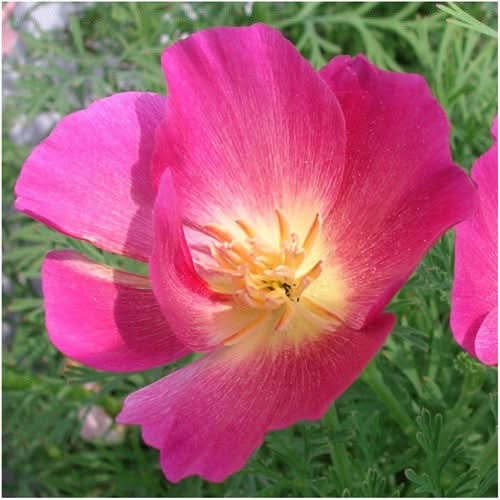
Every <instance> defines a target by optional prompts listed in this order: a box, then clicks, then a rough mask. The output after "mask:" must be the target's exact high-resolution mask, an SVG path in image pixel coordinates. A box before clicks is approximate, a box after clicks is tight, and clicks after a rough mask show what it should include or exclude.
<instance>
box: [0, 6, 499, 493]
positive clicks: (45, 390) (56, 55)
mask: <svg viewBox="0 0 500 500" xmlns="http://www.w3.org/2000/svg"><path fill="white" fill-rule="evenodd" d="M440 9H441V10H440ZM440 9H438V8H436V6H435V5H434V4H433V3H418V2H412V3H375V2H374V3H357V2H352V3H307V4H306V3H299V2H296V3H290V2H286V3H260V2H256V3H253V4H252V6H251V9H250V10H248V5H246V4H243V3H199V4H191V5H189V6H188V5H186V4H182V3H138V4H135V3H112V4H95V5H94V6H92V7H91V8H89V9H88V10H85V11H83V12H81V13H79V14H75V15H74V16H72V18H71V21H70V23H69V27H68V29H66V30H63V31H55V32H51V33H42V34H41V35H40V36H39V37H38V38H35V37H34V36H33V35H29V34H27V33H22V35H21V36H22V40H23V43H24V44H25V45H26V53H27V56H28V59H27V60H26V61H24V62H22V63H20V62H16V61H10V60H6V61H5V65H6V66H7V67H8V68H9V67H10V68H12V69H14V70H16V71H17V72H18V73H19V74H20V76H21V77H20V79H19V80H18V81H17V83H16V89H15V94H14V95H10V96H6V97H5V99H4V113H3V131H4V132H3V133H4V136H3V173H2V176H3V179H2V180H3V229H2V231H3V233H2V234H3V251H4V262H3V264H4V274H5V275H6V276H7V278H8V281H9V282H8V283H7V286H6V290H4V305H3V307H4V310H3V314H4V321H6V322H7V324H8V328H10V329H15V332H16V333H15V337H14V338H13V339H12V338H11V339H10V340H9V341H8V343H7V346H6V349H5V351H4V364H3V385H4V391H3V412H4V420H3V423H4V427H3V432H4V438H3V443H4V447H3V464H4V474H3V477H4V494H5V495H13V496H125V497H130V496H151V497H152V496H181V497H183V496H193V497H198V496H207V497H210V496H262V497H266V496H283V497H284V496H360V497H365V496H374V497H388V496H463V497H465V496H494V497H496V496H497V483H496V471H497V462H496V457H497V436H496V419H497V416H496V392H497V383H496V370H495V369H491V368H485V367H483V366H481V365H480V364H479V363H477V362H476V361H475V360H474V359H472V358H470V357H469V356H468V355H467V354H465V353H463V352H462V351H461V350H460V348H459V347H458V346H457V345H456V344H455V343H454V341H453V339H452V336H451V333H450V330H449V327H448V315H449V305H450V304H449V293H450V287H451V279H452V264H453V235H452V234H451V233H449V234H447V235H445V236H444V237H443V238H442V239H441V240H440V241H439V242H438V243H437V244H436V246H435V247H434V248H433V249H432V250H431V251H430V253H429V254H428V255H427V256H426V257H425V259H424V260H423V262H422V264H421V266H420V267H419V269H418V271H417V272H416V273H415V274H414V275H413V276H412V277H411V279H410V280H409V281H408V283H407V285H406V286H405V287H404V289H403V290H402V291H401V292H400V293H399V294H398V295H397V296H396V297H395V299H394V300H393V301H392V303H391V305H390V310H391V311H393V312H394V313H395V314H396V315H397V317H398V325H397V327H396V328H395V331H394V333H393V334H392V335H391V337H390V338H389V340H388V341H387V343H386V345H385V346H384V348H383V349H382V351H381V353H380V355H379V356H378V357H377V359H376V360H374V361H373V362H372V363H371V365H370V366H369V367H368V369H367V370H366V371H365V373H364V374H363V376H362V377H360V379H358V380H357V381H356V383H355V384H354V385H353V386H352V387H351V388H350V389H349V390H348V391H347V392H346V393H345V394H344V395H343V396H342V397H341V398H340V399H339V400H338V401H337V402H336V403H335V406H332V408H330V410H329V412H328V413H327V414H326V415H325V417H324V418H323V419H322V420H321V421H319V422H307V423H299V424H298V425H295V426H293V427H291V428H289V429H286V430H283V431H280V432H273V433H271V434H269V435H268V436H267V438H266V440H265V443H264V444H263V446H262V447H261V448H260V449H259V450H258V451H257V452H256V453H255V454H254V456H253V457H252V459H251V460H250V461H249V463H248V465H247V466H246V467H245V468H244V469H243V470H242V471H241V472H239V473H237V474H235V475H234V476H233V477H231V478H230V479H228V480H227V481H226V482H225V483H223V484H210V483H207V482H205V481H202V480H201V479H199V478H188V479H186V480H184V481H182V482H181V483H180V484H177V485H171V484H169V483H167V482H166V481H165V480H164V478H163V476H162V474H161V471H160V469H159V465H158V453H157V451H155V450H152V449H149V448H147V447H146V446H145V445H144V444H143V443H142V441H141V438H140V432H139V430H138V429H136V428H130V429H129V430H128V431H127V434H126V441H125V443H124V444H123V445H117V446H111V445H108V446H104V445H102V443H101V444H91V443H87V442H84V441H83V440H82V439H81V438H80V437H79V430H80V426H81V424H80V422H79V419H78V412H79V410H80V409H81V408H82V407H84V406H87V405H89V404H99V405H101V406H103V407H104V408H105V409H106V411H108V412H109V413H110V414H111V415H116V413H117V412H118V411H119V408H120V406H121V402H122V400H123V398H124V397H125V396H126V395H127V394H128V393H130V392H132V391H133V390H135V389H137V388H139V387H142V386H144V385H146V384H148V383H150V382H152V381H153V380H156V379H157V378H159V377H161V376H163V375H165V374H166V373H169V372H170V371H172V370H173V369H175V368H177V367H179V366H181V365H182V364H184V363H186V362H188V361H189V359H186V360H182V361H181V362H179V363H177V364H176V365H175V366H169V367H166V368H161V369H156V370H150V371H148V372H145V373H137V374H126V375H117V374H107V373H102V372H96V371H94V370H89V369H87V368H84V367H70V368H69V369H68V368H65V369H63V368H64V360H63V358H62V356H61V355H60V354H59V353H57V352H56V350H55V349H54V348H53V347H52V346H51V345H50V343H49V342H48V340H47V337H46V335H45V329H44V323H43V308H42V302H41V299H40V284H39V279H38V276H39V269H40V264H41V261H42V259H43V256H44V254H45V253H46V252H47V251H48V250H50V249H53V248H74V249H76V250H78V251H80V252H83V253H85V254H87V255H89V256H90V257H91V258H93V259H95V260H97V261H100V262H105V263H108V264H113V265H117V266H120V267H122V268H125V269H129V270H135V271H138V272H141V271H144V266H142V265H140V264H137V263H133V262H131V261H129V260H127V259H124V258H118V257H116V256H111V255H105V254H104V253H103V252H101V251H99V250H96V249H95V248H93V247H92V246H91V245H88V244H85V243H82V242H77V241H75V240H72V239H70V238H67V237H65V236H62V235H60V234H57V233H56V232H54V231H51V230H49V229H47V228H45V227H44V226H42V225H41V224H39V223H37V222H34V221H32V220H30V219H28V218H27V217H25V216H23V215H21V214H17V213H16V212H15V211H14V210H13V186H14V183H15V179H16V177H17V175H18V173H19V170H20V167H21V165H22V163H23V161H24V159H25V158H26V157H27V155H28V154H29V151H30V147H26V146H19V145H17V144H15V143H13V142H12V140H11V139H10V138H9V137H8V135H7V134H8V131H9V130H10V129H11V127H12V126H13V124H14V122H15V120H16V119H17V117H18V116H19V115H20V114H25V115H27V120H28V121H30V120H31V119H32V118H33V117H34V116H35V115H37V114H38V113H40V112H47V111H50V112H54V111H55V112H57V113H59V114H60V115H64V114H66V113H69V112H71V111H73V110H76V109H79V108H81V107H83V106H85V105H87V104H88V103H89V102H90V101H92V100H94V99H96V98H99V97H103V96H105V95H109V94H111V93H113V92H117V91H122V90H128V89H136V90H148V91H154V92H162V93H163V92H164V91H165V89H164V81H163V77H162V74H161V69H160V66H159V57H160V54H161V51H162V48H163V47H164V46H165V45H166V44H168V43H171V42H172V41H175V40H177V39H179V38H180V37H181V36H183V35H184V34H185V33H191V32H193V31H196V30H199V29H202V28H205V27H209V26H216V25H223V24H231V25H249V24H251V23H254V22H265V23H267V24H270V25H274V26H276V27H278V28H280V29H281V30H282V31H283V32H284V33H285V35H286V36H287V37H289V38H290V39H291V40H292V41H293V42H294V43H295V44H296V45H297V46H298V48H299V49H300V50H301V52H302V53H303V55H304V56H305V57H307V58H308V59H309V60H310V61H311V62H312V63H313V65H314V66H315V67H320V66H321V65H323V64H324V63H325V62H327V61H328V60H329V59H330V58H331V57H332V56H334V55H336V54H340V53H346V54H351V55H354V54H356V53H358V52H364V53H366V55H367V56H368V57H369V58H370V59H372V60H373V61H374V62H375V63H377V64H378V65H380V66H382V67H384V68H386V69H391V70H400V71H412V72H419V73H421V74H423V75H424V76H425V78H426V79H427V81H428V82H429V84H430V85H431V88H432V90H433V92H434V94H435V95H436V97H437V98H438V99H439V101H440V102H441V103H442V104H443V106H444V108H445V109H446V111H447V113H448V116H449V117H450V121H451V124H452V152H453V156H454V159H455V161H456V162H457V163H459V164H461V165H462V166H463V167H464V168H466V169H467V170H468V169H470V167H471V166H472V163H473V161H474V159H475V158H476V157H477V156H478V155H479V154H480V153H481V152H483V151H484V150H485V149H486V148H487V147H488V146H489V144H490V141H491V140H490V136H489V126H490V123H491V119H492V118H493V116H494V115H495V113H496V101H497V93H496V88H497V83H496V82H497V65H496V54H497V44H496V37H493V36H487V35H492V34H493V31H494V30H495V29H496V16H497V12H496V4H495V3H487V2H484V3H474V4H472V3H471V4H461V8H459V7H457V6H456V5H453V4H450V5H449V6H447V7H441V8H440ZM449 16H452V17H453V18H454V20H455V21H456V22H454V23H450V22H446V19H447V17H449ZM469 16H472V19H471V18H470V17H469ZM474 20H480V21H481V22H479V21H474ZM457 24H458V25H457ZM464 24H466V26H464ZM388 175H390V173H388ZM85 382H98V383H99V387H100V389H99V391H98V392H97V393H96V392H93V391H90V390H88V389H85V388H84V387H82V384H83V383H85Z"/></svg>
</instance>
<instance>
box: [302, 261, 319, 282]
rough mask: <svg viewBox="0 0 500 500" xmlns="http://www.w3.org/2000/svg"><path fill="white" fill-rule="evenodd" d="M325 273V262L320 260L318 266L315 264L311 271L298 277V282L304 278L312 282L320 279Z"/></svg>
mask: <svg viewBox="0 0 500 500" xmlns="http://www.w3.org/2000/svg"><path fill="white" fill-rule="evenodd" d="M322 271H323V261H322V260H318V262H316V264H314V266H313V267H311V269H309V271H307V272H306V273H304V274H303V275H302V276H297V280H302V279H304V278H310V279H311V280H315V279H317V278H319V277H320V275H321V272H322Z"/></svg>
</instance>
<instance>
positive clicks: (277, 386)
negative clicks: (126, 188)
mask: <svg viewBox="0 0 500 500" xmlns="http://www.w3.org/2000/svg"><path fill="white" fill-rule="evenodd" d="M393 324H394V317H393V316H392V315H390V314H384V315H381V316H379V317H378V318H376V320H375V321H374V322H373V323H372V324H371V325H369V326H368V327H367V328H366V329H364V330H363V331H354V330H349V329H347V328H341V329H340V330H337V331H335V332H330V333H326V332H325V333H324V334H323V335H321V336H320V338H319V339H317V340H316V342H305V343H303V344H301V345H299V346H297V345H288V346H286V345H285V346H282V348H281V349H277V350H276V349H272V348H270V347H268V348H266V347H262V348H257V349H256V350H253V351H248V352H244V353H243V354H242V353H241V351H240V349H239V347H240V346H233V347H229V348H224V349H221V350H218V351H216V352H214V353H211V354H209V355H206V356H205V357H204V358H202V359H200V360H198V361H196V362H195V363H192V364H191V365H189V366H187V367H185V368H182V369H181V370H178V371H177V372H175V373H173V374H172V375H169V376H168V377H165V378H163V379H161V380H159V381H158V382H155V383H154V384H152V385H150V386H147V387H145V388H144V389H141V390H139V391H137V392H135V393H133V394H132V395H130V396H129V397H128V398H127V399H126V400H125V404H124V408H123V410H122V412H121V413H120V415H119V416H118V421H119V422H120V423H124V424H136V425H141V426H142V430H143V437H144V440H145V441H146V442H147V443H148V444H149V445H150V446H154V447H156V448H159V449H161V464H162V468H163V471H164V473H165V475H166V476H167V478H168V479H169V480H170V481H174V482H177V481H179V480H181V479H182V478H184V477H186V476H190V475H193V474H199V475H200V476H202V477H203V478H205V479H208V480H210V481H217V482H219V481H223V480H224V479H225V478H226V477H227V476H229V475H230V474H232V473H234V472H236V471H237V470H239V469H240V468H241V467H243V465H244V464H245V462H246V461H247V460H248V458H249V457H250V455H251V453H252V452H253V451H254V450H255V448H257V447H258V446H259V445H260V444H261V443H262V441H263V439H264V436H265V433H266V432H267V431H269V430H274V429H280V428H283V427H286V426H288V425H291V424H293V423H295V422H297V421H298V420H303V419H307V420H315V419H318V418H320V417H321V416H322V415H323V414H324V413H325V411H326V410H327V409H328V406H329V405H330V404H331V403H332V401H333V400H334V399H335V398H337V397H338V396H339V395H340V394H341V393H342V392H344V391H345V390H346V389H347V387H349V385H350V384H351V383H352V382H353V381H354V380H355V378H356V377H357V376H358V375H359V373H360V371H361V370H362V369H363V368H364V367H365V366H366V364H367V363H368V362H369V361H370V359H371V358H372V357H373V356H374V355H375V353H376V352H377V351H378V349H379V348H380V346H381V345H382V343H383V342H384V340H385V338H386V336H387V335H388V333H389V331H390V329H391V328H392V326H393Z"/></svg>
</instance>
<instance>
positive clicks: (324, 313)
mask: <svg viewBox="0 0 500 500" xmlns="http://www.w3.org/2000/svg"><path fill="white" fill-rule="evenodd" d="M300 303H301V304H303V305H304V306H306V307H307V309H309V311H311V312H312V313H314V314H316V316H319V317H320V318H323V319H326V320H328V321H334V322H335V323H338V324H339V323H341V321H340V318H339V317H338V316H337V315H335V314H334V313H332V312H331V311H329V310H328V309H326V308H324V307H323V306H320V305H319V304H318V303H317V302H314V300H311V299H310V298H309V297H302V298H301V299H300Z"/></svg>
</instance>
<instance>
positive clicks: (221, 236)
mask: <svg viewBox="0 0 500 500" xmlns="http://www.w3.org/2000/svg"><path fill="white" fill-rule="evenodd" d="M203 230H204V231H205V232H206V233H207V234H208V235H209V236H212V237H213V238H215V239H216V240H219V241H221V242H225V241H233V239H234V237H233V235H232V234H231V233H230V232H229V231H226V230H225V229H224V228H222V227H220V226H218V225H217V224H206V225H205V226H203Z"/></svg>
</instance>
